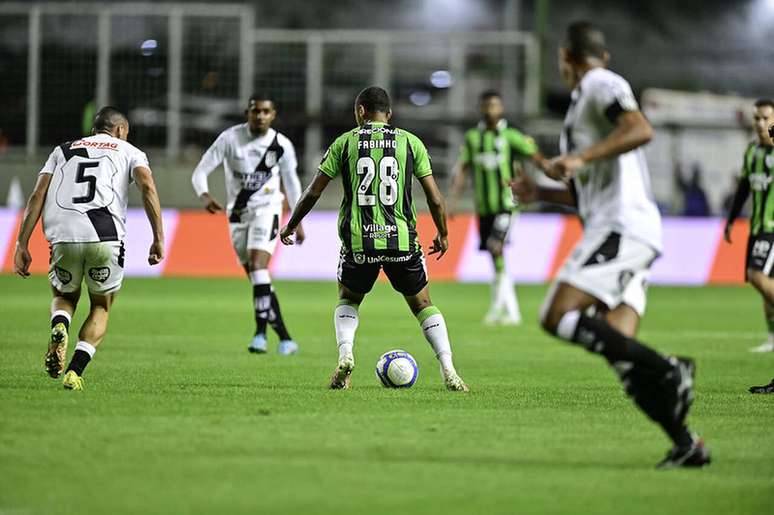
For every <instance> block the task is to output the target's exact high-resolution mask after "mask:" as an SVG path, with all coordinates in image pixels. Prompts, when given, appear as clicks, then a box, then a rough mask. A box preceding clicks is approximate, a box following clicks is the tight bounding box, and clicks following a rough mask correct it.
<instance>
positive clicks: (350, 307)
mask: <svg viewBox="0 0 774 515" xmlns="http://www.w3.org/2000/svg"><path fill="white" fill-rule="evenodd" d="M391 116H392V111H391V108H390V98H389V96H388V95H387V92H386V91H385V90H383V89H382V88H378V87H373V86H372V87H369V88H366V89H364V90H363V91H361V92H360V94H359V95H358V96H357V99H356V101H355V119H356V121H357V124H358V127H356V128H354V129H352V130H351V131H348V132H345V133H344V134H342V135H341V136H339V137H338V138H337V139H336V140H335V141H334V142H333V144H332V145H331V146H330V148H329V149H328V151H327V152H326V153H325V156H324V157H323V160H322V163H321V165H320V169H319V170H318V172H317V174H316V175H315V177H314V180H313V181H312V183H311V184H310V185H309V187H308V188H307V189H306V191H304V193H303V195H302V196H301V199H300V200H299V201H298V204H297V205H296V207H295V209H294V210H293V214H292V215H291V217H290V220H289V221H288V224H287V226H286V227H284V228H283V229H282V233H281V237H282V242H283V243H285V244H286V245H292V244H293V240H292V238H291V237H292V235H293V234H294V233H295V232H296V229H297V228H298V226H299V224H300V223H301V220H302V219H303V218H304V216H306V214H307V213H309V211H310V210H311V209H312V208H313V207H314V205H315V203H316V202H317V200H318V199H319V198H320V195H321V194H322V192H323V190H324V189H325V188H326V186H327V185H328V183H329V182H330V181H331V180H332V179H335V178H337V177H341V180H342V183H343V188H344V198H343V199H342V202H341V210H340V212H339V222H338V228H339V237H340V239H341V257H340V261H339V270H338V279H339V304H338V306H337V307H336V310H335V312H334V326H335V330H336V342H337V344H338V348H339V360H338V365H337V367H336V370H335V371H334V373H333V377H332V378H331V384H330V386H331V388H334V389H344V388H349V384H350V375H351V373H352V370H353V369H354V366H355V359H354V355H353V352H352V348H353V345H354V339H355V331H356V330H357V326H358V323H359V319H358V307H359V306H360V303H361V302H362V301H363V298H364V297H365V295H366V294H367V293H368V292H369V291H371V288H372V287H373V285H374V282H375V281H376V278H377V276H378V275H379V270H380V269H381V270H384V272H385V274H386V275H387V278H388V279H389V280H390V283H392V286H393V288H395V289H396V290H397V291H398V292H400V293H401V294H403V296H404V298H405V299H406V302H407V303H408V305H409V308H410V309H411V311H412V312H413V313H414V315H415V316H416V317H417V320H418V321H419V324H420V326H421V328H422V332H423V333H424V335H425V338H427V341H428V342H429V343H430V345H431V346H432V348H433V350H434V351H435V354H436V356H437V358H438V360H439V362H440V364H441V373H442V376H443V378H444V382H445V384H446V387H447V388H448V389H450V390H455V391H467V389H468V387H467V385H465V383H464V382H463V381H462V379H460V377H459V376H458V375H457V372H456V370H455V368H454V364H453V362H452V354H451V345H450V344H449V336H448V332H447V330H446V322H445V321H444V318H443V315H442V314H441V312H440V311H439V310H438V308H436V307H435V306H433V304H432V302H431V301H430V294H429V292H428V287H427V273H426V270H425V262H424V256H423V254H422V249H421V248H420V246H419V242H418V241H417V231H416V225H417V220H416V208H415V207H414V200H413V198H412V182H413V179H414V178H417V179H418V180H419V183H420V184H421V185H422V189H423V190H424V192H425V195H426V196H427V204H428V206H429V208H430V211H431V213H432V216H433V222H434V223H435V227H436V229H437V231H438V234H437V235H436V237H435V239H434V241H433V248H432V250H431V252H430V254H438V258H440V257H441V256H443V254H444V253H445V252H446V250H447V248H448V240H447V229H446V214H445V211H444V201H443V197H442V196H441V193H440V192H439V191H438V187H437V186H436V184H435V180H434V179H433V175H432V169H431V167H430V158H429V157H428V155H427V150H426V149H425V146H424V145H423V144H422V142H421V141H420V140H419V138H417V137H416V136H414V135H413V134H411V133H410V132H408V131H405V130H403V129H399V128H396V127H393V126H392V125H390V123H389V122H390V118H391Z"/></svg>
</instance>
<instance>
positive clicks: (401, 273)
mask: <svg viewBox="0 0 774 515" xmlns="http://www.w3.org/2000/svg"><path fill="white" fill-rule="evenodd" d="M382 269H383V270H384V273H385V275H386V276H387V279H389V280H390V284H392V287H393V288H395V290H396V291H398V292H400V293H402V294H403V295H405V296H407V297H411V296H413V295H416V294H417V293H419V292H420V291H422V289H423V288H424V287H425V286H427V271H426V270H425V257H424V255H423V254H422V252H421V251H419V252H415V253H413V254H410V253H400V254H378V255H377V254H363V253H361V252H356V253H354V254H353V253H352V252H344V251H343V250H342V252H341V256H340V257H339V272H338V278H339V282H340V283H341V284H342V285H344V286H345V287H347V289H349V290H351V291H353V292H355V293H360V294H366V293H368V292H369V291H371V288H373V286H374V283H375V282H376V278H377V277H379V270H382Z"/></svg>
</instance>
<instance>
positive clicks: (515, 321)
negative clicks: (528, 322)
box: [500, 315, 521, 327]
mask: <svg viewBox="0 0 774 515" xmlns="http://www.w3.org/2000/svg"><path fill="white" fill-rule="evenodd" d="M500 325H505V326H511V327H515V326H517V325H521V317H520V316H508V315H505V316H503V317H502V318H500Z"/></svg>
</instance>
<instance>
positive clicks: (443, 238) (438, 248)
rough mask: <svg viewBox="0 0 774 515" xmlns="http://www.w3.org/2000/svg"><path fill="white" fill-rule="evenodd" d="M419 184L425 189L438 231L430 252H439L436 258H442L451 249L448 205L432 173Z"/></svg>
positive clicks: (422, 178) (421, 179)
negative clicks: (447, 217)
mask: <svg viewBox="0 0 774 515" xmlns="http://www.w3.org/2000/svg"><path fill="white" fill-rule="evenodd" d="M419 184H421V185H422V189H423V190H424V191H425V197H426V198H427V207H428V208H429V209H430V214H431V215H432V217H433V223H434V224H435V229H436V231H437V233H436V235H435V238H433V248H432V249H430V254H431V255H432V254H438V257H437V258H436V259H441V257H443V255H444V254H446V251H447V250H449V230H448V229H447V228H446V206H445V205H444V200H443V195H441V192H440V190H439V189H438V185H437V184H436V183H435V179H433V176H432V175H425V176H424V177H421V178H420V179H419Z"/></svg>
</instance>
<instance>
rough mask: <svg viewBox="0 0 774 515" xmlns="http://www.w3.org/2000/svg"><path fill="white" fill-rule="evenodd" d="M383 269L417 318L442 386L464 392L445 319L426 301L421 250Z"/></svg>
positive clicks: (427, 298)
mask: <svg viewBox="0 0 774 515" xmlns="http://www.w3.org/2000/svg"><path fill="white" fill-rule="evenodd" d="M383 268H384V273H385V274H386V275H387V278H388V279H389V280H390V283H391V284H392V287H393V288H394V289H395V290H396V291H398V292H399V293H401V294H402V295H403V297H404V298H405V299H406V303H407V304H408V306H409V309H411V312H412V313H413V314H414V316H415V317H416V318H417V321H418V322H419V327H420V328H421V329H422V334H424V335H425V339H426V340H427V342H428V343H429V344H430V347H432V349H433V352H435V357H436V358H437V359H438V363H439V364H440V366H441V376H442V377H443V380H444V383H445V384H446V387H447V388H448V389H449V390H453V391H468V386H467V385H466V384H465V382H464V381H463V380H462V379H461V378H460V377H459V375H458V374H457V370H456V369H455V367H454V362H453V361H452V350H451V343H450V342H449V331H448V330H447V329H446V320H445V319H444V317H443V314H442V313H441V310H439V309H438V308H437V307H435V306H434V305H433V303H432V301H431V300H430V290H429V289H428V281H427V270H426V269H425V259H424V256H423V255H422V252H417V253H415V254H413V255H411V256H406V260H404V261H400V262H392V263H385V264H384V265H383Z"/></svg>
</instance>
